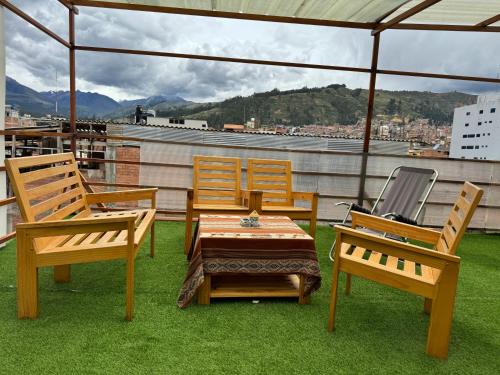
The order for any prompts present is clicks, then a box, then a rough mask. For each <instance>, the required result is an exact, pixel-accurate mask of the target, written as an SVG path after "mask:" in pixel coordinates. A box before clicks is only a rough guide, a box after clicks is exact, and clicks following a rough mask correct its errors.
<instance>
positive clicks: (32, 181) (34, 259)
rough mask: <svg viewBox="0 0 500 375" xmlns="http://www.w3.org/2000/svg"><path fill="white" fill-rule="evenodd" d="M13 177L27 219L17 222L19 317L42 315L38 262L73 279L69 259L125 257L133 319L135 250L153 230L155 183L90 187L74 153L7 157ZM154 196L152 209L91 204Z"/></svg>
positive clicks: (128, 314)
mask: <svg viewBox="0 0 500 375" xmlns="http://www.w3.org/2000/svg"><path fill="white" fill-rule="evenodd" d="M5 164H6V167H7V172H8V175H9V178H10V182H11V184H12V187H13V189H14V192H15V194H16V196H17V202H18V205H19V209H20V211H21V216H22V218H23V220H24V223H21V224H18V225H17V227H16V232H17V235H16V238H17V304H18V317H19V318H20V319H21V318H32V319H34V318H37V316H38V311H39V309H38V268H41V267H50V266H53V267H54V280H55V281H56V282H69V280H70V265H71V264H76V263H88V262H98V261H104V260H112V259H125V260H126V261H127V282H126V285H127V292H126V319H127V320H131V319H132V313H133V302H134V266H135V256H136V254H137V251H138V250H139V248H140V246H141V244H142V243H143V241H144V240H145V238H146V234H147V232H150V233H151V248H150V254H151V256H154V221H155V213H156V191H157V189H141V190H128V191H117V192H104V193H87V192H86V191H85V189H84V187H83V184H82V180H81V177H80V174H79V171H78V167H77V164H76V162H75V159H74V157H73V154H72V153H64V154H56V155H47V156H33V157H24V158H14V159H7V160H6V161H5ZM139 200H150V201H151V208H150V209H134V210H126V211H119V212H113V213H110V212H103V213H92V212H91V209H90V205H92V204H103V203H108V202H125V201H139Z"/></svg>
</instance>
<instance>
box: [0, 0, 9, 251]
mask: <svg viewBox="0 0 500 375" xmlns="http://www.w3.org/2000/svg"><path fill="white" fill-rule="evenodd" d="M3 15H4V8H3V6H2V5H0V130H4V129H5V34H4V18H3ZM0 160H3V162H0V163H1V164H0V165H5V136H3V135H2V136H0ZM5 198H7V176H6V175H5V170H3V171H0V200H1V199H5ZM7 223H8V220H7V206H2V207H0V237H3V236H5V235H6V234H7ZM2 247H4V245H3V244H0V248H2Z"/></svg>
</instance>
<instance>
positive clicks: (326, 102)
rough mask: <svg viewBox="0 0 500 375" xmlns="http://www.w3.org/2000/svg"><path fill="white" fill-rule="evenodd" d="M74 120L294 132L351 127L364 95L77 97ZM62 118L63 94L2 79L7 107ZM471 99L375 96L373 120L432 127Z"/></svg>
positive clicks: (311, 91)
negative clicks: (397, 119) (142, 115)
mask: <svg viewBox="0 0 500 375" xmlns="http://www.w3.org/2000/svg"><path fill="white" fill-rule="evenodd" d="M76 98H77V112H78V118H102V119H116V118H122V117H125V116H129V115H131V114H133V113H134V111H135V107H136V106H137V105H142V106H143V107H144V108H146V109H154V110H156V111H157V115H159V116H164V117H179V118H191V119H199V120H207V121H208V125H209V126H211V127H215V128H221V127H222V126H223V124H225V123H237V124H241V123H243V122H245V121H247V120H249V119H250V118H254V119H255V121H256V123H257V124H266V125H278V124H282V125H288V126H299V125H305V124H317V125H332V124H355V123H357V122H359V121H361V120H362V119H363V117H364V116H365V115H366V108H367V102H368V90H365V89H349V88H347V87H346V86H345V85H340V84H334V85H329V86H326V87H314V88H307V87H304V88H301V89H296V90H287V91H280V90H278V89H274V90H271V91H267V92H262V93H255V94H253V95H250V96H246V97H243V96H236V97H234V98H230V99H227V100H224V101H221V102H213V103H194V102H191V101H187V100H185V99H183V98H181V97H179V96H176V95H157V96H151V97H148V98H142V99H135V100H124V101H121V102H117V101H115V100H113V99H111V98H110V97H108V96H105V95H101V94H99V93H93V92H82V91H77V97H76ZM56 99H57V103H58V114H59V115H63V116H68V112H69V93H68V92H67V91H58V92H54V91H48V92H37V91H35V90H32V89H30V88H29V87H26V86H23V85H21V84H20V83H18V82H17V81H15V80H14V79H12V78H9V77H7V101H6V103H7V104H13V105H15V106H17V107H19V108H20V110H21V112H22V113H30V114H32V115H45V114H54V113H55V103H56ZM475 102H476V96H475V95H470V94H465V93H460V92H447V93H433V92H428V91H388V90H376V92H375V104H374V114H375V116H377V115H389V116H392V115H399V116H401V117H402V118H406V119H409V120H412V119H417V118H427V119H429V120H430V121H431V122H432V123H434V124H451V122H452V120H453V110H454V108H456V107H460V106H464V105H468V104H473V103H475Z"/></svg>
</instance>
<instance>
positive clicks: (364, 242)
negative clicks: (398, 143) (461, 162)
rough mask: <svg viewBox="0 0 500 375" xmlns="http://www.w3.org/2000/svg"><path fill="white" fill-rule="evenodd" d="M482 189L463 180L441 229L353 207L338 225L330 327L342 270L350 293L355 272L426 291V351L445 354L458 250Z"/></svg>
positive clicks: (450, 319)
mask: <svg viewBox="0 0 500 375" xmlns="http://www.w3.org/2000/svg"><path fill="white" fill-rule="evenodd" d="M482 194H483V191H482V190H481V189H479V188H478V187H476V186H474V185H472V184H471V183H469V182H465V184H464V186H463V189H462V191H461V193H460V195H459V197H458V199H457V201H456V202H455V204H454V206H453V208H452V211H451V213H450V215H449V217H448V219H447V220H446V223H445V225H444V227H443V230H442V231H441V232H437V231H434V230H430V229H425V228H420V227H416V226H412V225H408V224H403V223H398V222H395V221H392V220H387V219H384V218H380V217H377V216H372V215H367V214H363V213H359V212H354V211H353V212H351V214H352V228H347V227H343V226H339V225H337V226H335V231H336V236H337V242H336V245H335V247H336V248H335V261H334V264H333V281H332V293H331V300H330V313H329V319H328V330H329V331H332V330H333V329H334V322H335V308H336V304H337V287H338V278H339V272H345V273H346V274H347V285H346V294H349V293H350V289H351V275H356V276H359V277H363V278H365V279H368V280H373V281H376V282H378V283H381V284H385V285H388V286H392V287H394V288H398V289H401V290H404V291H407V292H410V293H413V294H417V295H420V296H423V297H425V303H424V311H425V312H426V313H430V322H429V332H428V335H427V349H426V352H427V354H428V355H431V356H435V357H440V358H446V357H447V356H448V345H449V340H450V331H451V324H452V318H453V305H454V302H455V292H456V287H457V280H458V270H459V265H460V258H459V257H457V256H455V251H456V249H457V247H458V245H459V243H460V240H461V238H462V236H463V234H464V232H465V230H466V228H467V225H468V224H469V222H470V220H471V217H472V215H473V213H474V210H475V209H476V207H477V205H478V203H479V201H480V199H481V196H482ZM357 227H364V228H369V229H373V230H376V231H380V232H383V233H384V232H385V233H393V234H396V235H399V236H402V237H406V238H409V239H413V240H417V241H422V242H425V243H428V244H432V245H433V246H434V249H427V248H425V247H421V246H417V245H412V244H410V243H405V242H400V241H395V240H392V239H389V238H386V237H382V236H377V235H374V234H370V233H367V232H364V231H361V230H357V229H356V228H357Z"/></svg>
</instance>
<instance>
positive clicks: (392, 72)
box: [377, 69, 500, 83]
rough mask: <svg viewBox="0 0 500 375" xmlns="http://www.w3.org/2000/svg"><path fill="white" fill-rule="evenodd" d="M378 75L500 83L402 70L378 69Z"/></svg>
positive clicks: (490, 79) (485, 79)
mask: <svg viewBox="0 0 500 375" xmlns="http://www.w3.org/2000/svg"><path fill="white" fill-rule="evenodd" d="M377 74H386V75H394V76H408V77H425V78H438V79H451V80H457V81H473V82H489V83H500V78H493V77H491V78H490V77H475V76H462V75H453V74H439V73H422V72H407V71H401V70H388V69H378V70H377Z"/></svg>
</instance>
